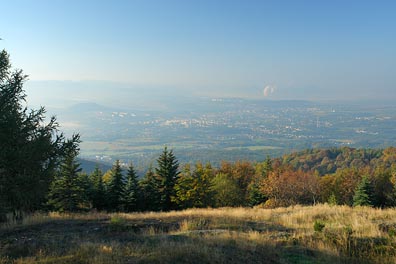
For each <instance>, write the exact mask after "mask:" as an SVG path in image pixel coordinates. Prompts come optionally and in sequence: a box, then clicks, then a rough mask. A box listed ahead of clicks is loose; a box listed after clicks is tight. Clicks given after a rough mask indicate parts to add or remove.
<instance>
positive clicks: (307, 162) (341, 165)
mask: <svg viewBox="0 0 396 264" xmlns="http://www.w3.org/2000/svg"><path fill="white" fill-rule="evenodd" d="M395 158H396V148H394V147H390V148H387V149H385V150H382V149H354V148H349V147H342V148H330V149H307V150H304V151H300V152H294V153H291V154H288V155H284V156H283V157H281V158H278V159H275V160H276V162H279V163H280V164H281V165H282V166H286V165H289V166H291V167H292V168H293V169H297V170H299V169H301V170H303V171H310V172H315V173H317V174H318V175H321V176H323V175H326V174H331V173H335V172H336V171H337V170H338V169H346V168H363V167H370V168H371V169H375V168H387V167H390V166H391V165H392V164H394V163H395V161H396V160H395Z"/></svg>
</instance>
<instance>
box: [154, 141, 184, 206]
mask: <svg viewBox="0 0 396 264" xmlns="http://www.w3.org/2000/svg"><path fill="white" fill-rule="evenodd" d="M157 163H158V168H156V169H155V171H156V174H157V176H158V178H159V180H160V186H159V187H160V188H159V192H160V194H161V198H160V207H161V209H162V210H164V211H169V210H171V209H176V203H175V202H174V197H175V188H174V187H175V184H176V181H177V179H178V177H179V173H180V172H179V171H178V169H179V162H178V160H177V159H176V157H175V155H174V154H173V151H172V150H171V151H168V148H167V147H165V148H164V151H163V152H162V154H161V155H160V157H159V158H158V159H157Z"/></svg>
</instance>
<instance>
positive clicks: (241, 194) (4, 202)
mask: <svg viewBox="0 0 396 264" xmlns="http://www.w3.org/2000/svg"><path fill="white" fill-rule="evenodd" d="M26 80H27V76H26V75H24V74H23V72H22V71H21V70H12V69H11V64H10V60H9V55H8V53H7V52H6V51H2V52H1V53H0V112H1V115H0V127H1V131H0V144H1V147H0V149H1V152H0V176H1V178H0V198H1V199H0V203H1V204H0V216H1V220H3V221H4V220H6V216H7V214H10V213H12V215H13V217H14V218H16V219H18V218H22V217H23V215H24V213H29V212H34V211H37V210H40V211H59V212H75V211H90V210H97V211H109V212H115V211H117V212H133V211H169V210H178V209H186V208H206V207H226V206H229V207H238V206H259V207H263V208H275V207H280V206H289V205H296V204H302V205H313V204H317V203H329V204H334V205H335V204H339V205H349V206H373V207H381V208H383V207H391V206H394V205H396V148H394V147H389V148H386V149H353V148H347V147H344V148H331V149H309V150H305V151H302V152H296V153H292V154H289V155H284V156H283V157H280V158H272V159H271V158H270V157H267V158H265V159H264V158H263V161H262V162H254V163H252V162H249V161H245V160H241V161H237V162H227V161H223V162H222V163H221V165H220V166H218V167H214V166H212V165H211V164H210V163H206V164H202V163H200V162H197V163H195V164H183V165H180V164H179V162H178V160H177V157H176V156H175V154H174V152H173V150H169V149H168V148H167V147H165V148H164V150H163V152H162V153H160V154H159V157H158V159H157V162H156V164H153V165H152V166H151V167H150V168H148V171H147V173H146V174H145V175H144V176H143V177H142V178H140V179H139V178H138V176H137V174H136V172H135V169H134V166H133V164H130V166H129V167H128V168H122V167H121V165H120V162H119V161H116V162H115V164H114V165H113V168H112V169H111V170H109V171H107V172H102V171H100V169H99V168H97V169H96V170H95V171H94V172H93V173H92V174H89V175H88V174H86V173H84V172H81V168H80V167H79V164H78V162H77V161H76V158H77V156H78V154H79V143H80V136H79V135H78V134H75V135H73V136H72V137H71V138H66V137H65V136H64V134H63V133H62V132H61V131H60V130H59V124H58V123H57V121H56V118H55V117H51V118H47V117H46V116H45V114H46V111H45V108H44V107H41V108H40V109H38V110H31V109H28V108H27V106H26V94H25V92H24V90H23V84H24V83H25V81H26Z"/></svg>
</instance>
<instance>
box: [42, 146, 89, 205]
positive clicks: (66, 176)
mask: <svg viewBox="0 0 396 264" xmlns="http://www.w3.org/2000/svg"><path fill="white" fill-rule="evenodd" d="M75 156H76V153H70V154H69V155H67V156H66V158H65V160H64V162H63V163H62V165H61V168H60V171H59V174H58V175H57V176H56V178H55V180H54V181H53V182H52V183H51V187H50V191H49V195H48V198H49V199H48V204H49V205H50V206H51V207H52V208H53V209H54V210H56V211H60V212H74V211H77V210H80V209H82V204H84V202H85V201H84V189H83V187H82V186H81V182H80V179H79V175H78V173H79V172H80V171H81V168H79V166H80V164H78V163H77V162H76V160H75Z"/></svg>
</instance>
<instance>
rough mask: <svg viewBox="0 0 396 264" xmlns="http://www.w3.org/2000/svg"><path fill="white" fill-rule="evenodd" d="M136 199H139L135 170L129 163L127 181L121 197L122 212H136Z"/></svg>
mask: <svg viewBox="0 0 396 264" xmlns="http://www.w3.org/2000/svg"><path fill="white" fill-rule="evenodd" d="M138 199H139V185H138V177H137V175H136V172H135V168H134V167H133V164H132V163H131V164H130V166H129V168H128V172H127V180H126V184H125V190H124V195H123V205H124V210H125V211H127V212H132V211H137V210H138Z"/></svg>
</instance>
